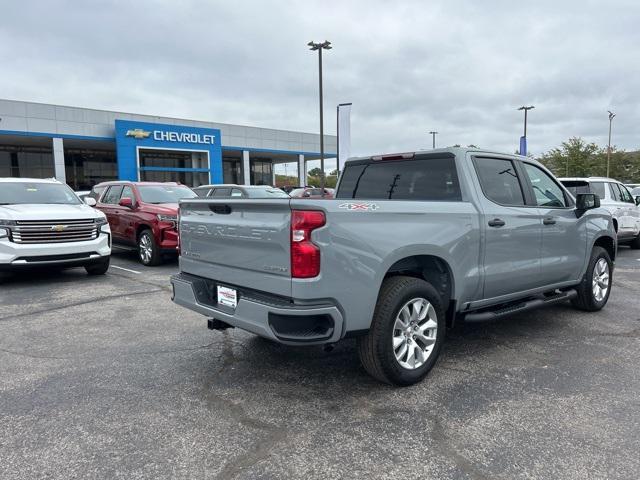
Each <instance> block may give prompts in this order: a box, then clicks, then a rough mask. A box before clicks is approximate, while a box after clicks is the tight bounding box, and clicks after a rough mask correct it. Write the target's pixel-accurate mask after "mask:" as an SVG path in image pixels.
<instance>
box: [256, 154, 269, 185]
mask: <svg viewBox="0 0 640 480" xmlns="http://www.w3.org/2000/svg"><path fill="white" fill-rule="evenodd" d="M271 172H272V164H271V160H251V185H271V183H272V182H273V177H272V174H271Z"/></svg>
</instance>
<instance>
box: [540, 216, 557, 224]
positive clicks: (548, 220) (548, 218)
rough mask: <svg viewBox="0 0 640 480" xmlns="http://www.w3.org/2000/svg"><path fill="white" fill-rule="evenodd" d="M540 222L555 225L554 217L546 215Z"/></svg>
mask: <svg viewBox="0 0 640 480" xmlns="http://www.w3.org/2000/svg"><path fill="white" fill-rule="evenodd" d="M542 223H544V224H545V225H555V224H556V219H555V218H553V217H547V218H545V219H544V220H542Z"/></svg>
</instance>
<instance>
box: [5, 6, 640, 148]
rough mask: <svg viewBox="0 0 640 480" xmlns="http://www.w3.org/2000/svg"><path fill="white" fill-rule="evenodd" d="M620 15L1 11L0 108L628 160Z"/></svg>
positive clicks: (579, 9) (541, 9)
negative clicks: (71, 109)
mask: <svg viewBox="0 0 640 480" xmlns="http://www.w3.org/2000/svg"><path fill="white" fill-rule="evenodd" d="M639 25H640V2H637V1H632V0H629V1H624V0H618V1H615V0H613V1H608V2H604V1H601V2H595V1H585V0H580V1H573V0H571V1H570V0H555V1H546V0H538V1H535V2H527V4H526V5H525V3H524V2H514V1H512V0H511V1H497V0H495V1H482V2H479V1H471V0H469V1H464V0H460V1H457V0H449V1H427V0H423V1H395V2H391V1H375V0H366V1H346V0H344V1H336V2H334V1H330V0H325V1H324V2H315V1H311V0H307V1H284V0H279V1H267V0H265V1H242V0H235V1H229V0H226V1H208V2H205V1H201V2H196V1H187V0H180V1H175V0H173V1H146V0H136V1H131V0H127V1H110V0H101V1H97V0H96V1H86V2H79V1H58V0H42V1H39V2H34V1H31V0H22V1H7V2H3V6H2V12H1V14H0V61H1V64H2V65H3V68H2V70H1V74H0V98H10V99H17V100H30V101H37V102H47V103H56V104H65V105H74V106H83V107H93V108H103V109H109V110H123V111H130V112H136V113H148V114H156V115H166V116H175V117H184V118H193V119H202V120H211V121H218V122H228V123H239V124H248V125H256V126H263V127H272V128H284V129H292V130H302V131H310V132H315V131H317V129H318V105H317V104H318V101H317V88H318V86H317V55H316V54H314V53H312V52H310V51H308V50H307V47H306V43H307V42H308V41H309V40H316V41H321V40H324V39H328V40H330V41H331V42H332V43H333V46H334V49H333V50H331V51H330V52H328V53H327V54H326V55H325V62H324V73H325V111H326V131H327V132H328V133H335V106H336V104H338V103H340V102H353V117H352V137H353V138H352V143H353V151H354V153H357V154H366V153H374V152H381V151H386V152H391V151H401V150H415V149H419V148H428V147H430V145H431V139H430V137H429V135H428V133H427V132H428V131H429V130H433V129H435V130H437V131H439V132H440V135H439V136H438V144H439V145H441V146H445V145H453V144H456V143H459V144H463V145H466V144H470V143H473V144H476V145H479V146H482V147H487V148H492V149H498V150H501V151H507V152H513V151H514V150H515V149H516V147H517V144H518V137H519V136H520V135H521V134H522V112H518V111H517V110H516V108H517V107H518V106H520V105H523V104H532V105H535V107H536V108H535V110H533V111H532V112H531V113H530V118H529V120H530V123H529V132H528V134H529V135H528V137H529V149H530V151H532V152H533V153H534V154H539V153H541V152H544V151H546V150H548V149H549V148H551V147H554V146H556V145H558V144H559V143H560V142H562V141H563V140H566V139H567V138H569V137H571V136H582V137H584V138H585V139H587V140H589V141H594V142H597V143H599V144H601V145H606V141H607V138H606V136H607V128H608V119H607V110H609V109H611V110H614V111H615V112H616V113H617V117H616V118H615V120H614V141H613V143H614V144H616V145H617V146H619V147H620V148H625V149H628V150H629V149H638V148H640V129H639V126H640V103H639V99H640V53H639V47H640V27H639Z"/></svg>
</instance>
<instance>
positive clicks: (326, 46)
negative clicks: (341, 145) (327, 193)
mask: <svg viewBox="0 0 640 480" xmlns="http://www.w3.org/2000/svg"><path fill="white" fill-rule="evenodd" d="M307 46H308V47H309V50H312V51H315V50H317V51H318V77H319V87H320V88H319V90H320V170H322V173H321V174H320V189H321V191H322V196H323V197H324V186H325V178H324V119H323V115H324V112H323V109H322V50H331V48H332V47H331V42H329V41H327V40H325V41H324V42H322V43H314V42H313V41H311V42H309V43H307Z"/></svg>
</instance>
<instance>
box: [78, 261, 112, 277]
mask: <svg viewBox="0 0 640 480" xmlns="http://www.w3.org/2000/svg"><path fill="white" fill-rule="evenodd" d="M84 269H85V270H86V271H87V273H88V274H89V275H104V274H105V273H107V270H109V257H107V258H105V259H104V260H100V262H98V263H92V264H91V265H85V267H84Z"/></svg>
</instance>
